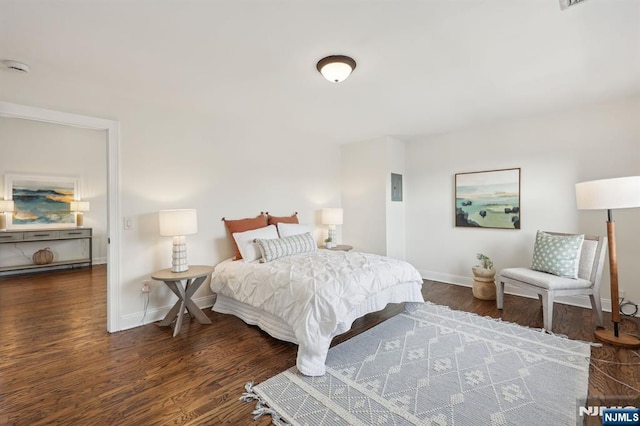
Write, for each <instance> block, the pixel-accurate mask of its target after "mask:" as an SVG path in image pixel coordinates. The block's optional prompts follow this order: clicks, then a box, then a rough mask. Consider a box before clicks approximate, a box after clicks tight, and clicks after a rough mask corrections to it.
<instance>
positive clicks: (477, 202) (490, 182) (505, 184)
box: [455, 168, 520, 229]
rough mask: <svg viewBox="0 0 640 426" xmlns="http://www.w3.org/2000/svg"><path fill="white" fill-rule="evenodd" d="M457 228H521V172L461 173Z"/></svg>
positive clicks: (457, 195) (457, 191)
mask: <svg viewBox="0 0 640 426" xmlns="http://www.w3.org/2000/svg"><path fill="white" fill-rule="evenodd" d="M455 188H456V189H455V190H456V194H455V209H456V218H455V223H456V226H459V227H468V228H501V229H520V169H519V168H518V169H503V170H489V171H484V172H471V173H458V174H456V176H455Z"/></svg>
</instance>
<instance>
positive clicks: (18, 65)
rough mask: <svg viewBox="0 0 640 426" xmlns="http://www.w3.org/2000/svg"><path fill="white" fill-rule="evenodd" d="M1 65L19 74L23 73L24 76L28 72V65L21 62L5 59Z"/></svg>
mask: <svg viewBox="0 0 640 426" xmlns="http://www.w3.org/2000/svg"><path fill="white" fill-rule="evenodd" d="M2 65H4V66H5V67H7V68H9V69H10V70H13V71H19V72H23V73H25V74H27V73H28V72H29V65H27V64H25V63H22V62H18V61H12V60H10V59H5V60H4V61H2Z"/></svg>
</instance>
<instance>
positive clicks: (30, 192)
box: [4, 174, 79, 229]
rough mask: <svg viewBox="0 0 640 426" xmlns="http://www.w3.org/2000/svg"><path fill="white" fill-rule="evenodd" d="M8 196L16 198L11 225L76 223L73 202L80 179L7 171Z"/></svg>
mask: <svg viewBox="0 0 640 426" xmlns="http://www.w3.org/2000/svg"><path fill="white" fill-rule="evenodd" d="M4 183H5V199H11V200H13V202H14V204H15V212H13V214H12V215H10V219H9V220H8V221H7V222H8V223H7V226H8V227H9V228H14V229H15V228H17V229H20V228H25V229H27V228H29V229H43V228H65V227H75V226H76V222H75V216H74V214H73V212H71V209H70V205H69V204H70V203H71V202H72V201H74V200H76V199H77V197H78V191H79V179H78V178H74V177H63V176H32V175H9V174H8V175H5V179H4Z"/></svg>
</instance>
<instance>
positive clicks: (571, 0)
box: [560, 0, 585, 10]
mask: <svg viewBox="0 0 640 426" xmlns="http://www.w3.org/2000/svg"><path fill="white" fill-rule="evenodd" d="M583 1H585V0H560V9H561V10H565V9H566V8H568V7H570V6H576V5H577V4H580V3H582V2H583Z"/></svg>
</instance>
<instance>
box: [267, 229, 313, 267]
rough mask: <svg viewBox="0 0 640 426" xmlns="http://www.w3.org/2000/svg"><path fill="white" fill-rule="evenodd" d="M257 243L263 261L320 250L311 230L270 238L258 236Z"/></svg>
mask: <svg viewBox="0 0 640 426" xmlns="http://www.w3.org/2000/svg"><path fill="white" fill-rule="evenodd" d="M256 243H257V244H258V247H260V252H261V253H262V261H263V262H271V261H272V260H276V259H279V258H281V257H285V256H291V255H292V254H300V253H310V252H313V251H316V250H318V246H317V245H316V242H315V241H314V239H313V236H311V233H309V232H307V233H305V234H300V235H291V236H290V237H284V238H274V239H270V240H265V239H261V238H256Z"/></svg>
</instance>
